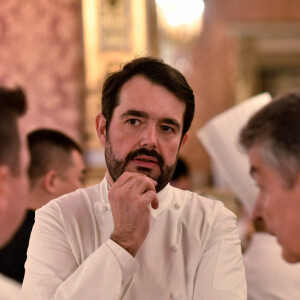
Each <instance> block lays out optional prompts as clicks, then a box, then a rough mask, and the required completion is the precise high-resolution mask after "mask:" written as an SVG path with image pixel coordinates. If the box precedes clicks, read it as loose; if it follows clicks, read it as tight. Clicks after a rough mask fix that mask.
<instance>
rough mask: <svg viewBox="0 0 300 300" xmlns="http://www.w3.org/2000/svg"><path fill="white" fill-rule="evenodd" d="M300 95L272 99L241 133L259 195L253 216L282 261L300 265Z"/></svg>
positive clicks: (241, 140)
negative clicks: (272, 239)
mask: <svg viewBox="0 0 300 300" xmlns="http://www.w3.org/2000/svg"><path fill="white" fill-rule="evenodd" d="M299 116H300V93H299V92H291V93H287V94H284V95H282V96H280V97H277V98H275V99H274V100H273V101H272V102H270V103H269V104H267V105H266V106H264V107H263V108H262V109H260V110H259V111H258V112H256V113H255V114H254V115H253V116H252V117H251V118H250V120H249V121H248V122H247V124H246V126H245V127H244V128H243V129H242V131H241V133H240V144H241V145H242V146H243V148H244V149H245V150H246V151H247V152H248V155H249V161H250V174H251V176H252V177H253V179H254V180H255V182H256V183H257V186H258V188H259V194H258V196H257V199H256V203H255V207H254V212H253V216H254V218H256V219H263V221H264V223H265V226H266V230H267V231H268V232H270V233H272V234H274V235H275V236H276V237H277V241H278V242H279V244H280V245H281V247H282V256H283V258H284V259H285V260H286V261H287V262H290V263H296V262H300V232H299V228H300V117H299Z"/></svg>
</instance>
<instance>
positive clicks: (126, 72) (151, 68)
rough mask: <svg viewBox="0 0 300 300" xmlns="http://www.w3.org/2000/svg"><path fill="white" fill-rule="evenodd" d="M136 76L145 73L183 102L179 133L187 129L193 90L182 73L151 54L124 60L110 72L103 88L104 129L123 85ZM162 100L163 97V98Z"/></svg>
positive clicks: (192, 108) (193, 100) (192, 115)
mask: <svg viewBox="0 0 300 300" xmlns="http://www.w3.org/2000/svg"><path fill="white" fill-rule="evenodd" d="M136 75H141V76H144V77H145V78H146V79H148V80H149V81H151V82H152V83H155V84H158V85H160V86H162V87H164V88H166V89H167V90H168V91H169V92H171V93H172V94H174V95H175V96H176V97H178V98H179V99H181V100H182V101H183V102H185V104H186V108H185V112H184V118H183V130H182V136H183V135H184V134H185V133H186V132H187V131H188V130H189V128H190V126H191V123H192V120H193V117H194V111H195V99H194V93H193V90H192V89H191V87H190V86H189V84H188V83H187V81H186V79H185V78H184V76H183V75H182V74H181V73H180V72H179V71H178V70H176V69H175V68H173V67H171V66H170V65H167V64H166V63H164V62H163V60H161V59H158V58H154V57H140V58H136V59H134V60H132V61H130V62H128V63H126V64H125V65H124V66H123V68H122V69H121V70H120V71H117V72H114V73H111V74H109V76H108V77H107V78H106V80H105V82H104V85H103V91H102V114H103V115H104V117H105V118H106V128H107V129H108V128H109V124H110V121H111V118H112V115H113V112H114V110H115V108H116V107H117V106H118V104H119V94H120V90H121V88H122V86H123V85H124V84H125V83H126V82H127V81H129V80H130V79H131V78H132V77H134V76H136ZM162 100H163V99H162Z"/></svg>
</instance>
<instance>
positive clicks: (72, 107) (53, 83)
mask: <svg viewBox="0 0 300 300" xmlns="http://www.w3.org/2000/svg"><path fill="white" fill-rule="evenodd" d="M82 56H83V55H82V36H81V7H80V1H79V0H49V1H45V0H30V1H23V0H9V1H0V84H1V85H5V86H10V87H13V86H16V85H19V86H22V87H23V88H24V90H25V91H26V94H27V98H28V102H29V111H28V114H27V116H26V117H25V124H26V125H27V127H28V130H31V129H34V128H36V127H41V126H43V127H51V128H56V129H60V130H63V131H64V132H66V133H67V134H70V135H71V136H72V137H73V138H75V139H76V140H77V141H78V142H82V131H83V129H82V124H83V123H82V118H83V115H82V113H81V112H82V108H83V100H82V99H83V62H82Z"/></svg>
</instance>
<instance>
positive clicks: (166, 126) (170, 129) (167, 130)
mask: <svg viewBox="0 0 300 300" xmlns="http://www.w3.org/2000/svg"><path fill="white" fill-rule="evenodd" d="M161 129H162V131H164V132H174V129H173V128H172V127H170V126H168V125H162V126H161Z"/></svg>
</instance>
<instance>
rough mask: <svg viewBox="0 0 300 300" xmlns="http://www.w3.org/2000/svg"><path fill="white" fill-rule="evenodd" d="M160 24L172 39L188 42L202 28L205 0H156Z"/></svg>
mask: <svg viewBox="0 0 300 300" xmlns="http://www.w3.org/2000/svg"><path fill="white" fill-rule="evenodd" d="M155 2H156V7H157V16H158V26H159V28H160V29H162V30H163V31H164V33H165V35H167V37H169V38H170V39H172V40H175V41H176V42H179V43H188V42H190V41H191V40H193V39H194V38H195V37H196V36H197V35H199V34H200V32H201V30H202V16H203V11H204V2H203V0H155Z"/></svg>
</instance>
